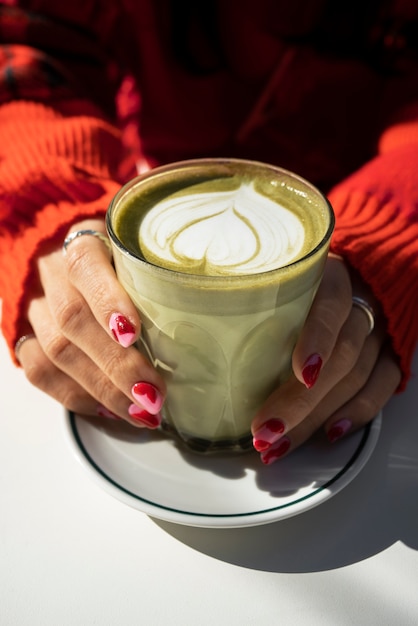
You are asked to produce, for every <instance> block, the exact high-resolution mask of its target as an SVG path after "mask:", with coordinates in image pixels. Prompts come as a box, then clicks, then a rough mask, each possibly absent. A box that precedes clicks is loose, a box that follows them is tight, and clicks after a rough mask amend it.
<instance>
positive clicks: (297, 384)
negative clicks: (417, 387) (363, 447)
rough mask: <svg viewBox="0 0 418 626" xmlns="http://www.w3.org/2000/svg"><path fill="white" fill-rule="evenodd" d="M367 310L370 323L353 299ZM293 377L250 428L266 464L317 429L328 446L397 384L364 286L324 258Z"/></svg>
mask: <svg viewBox="0 0 418 626" xmlns="http://www.w3.org/2000/svg"><path fill="white" fill-rule="evenodd" d="M353 296H358V297H361V298H362V299H363V300H365V301H366V302H367V303H369V304H370V305H371V307H372V308H373V310H374V312H375V324H374V328H373V330H372V332H369V331H370V320H369V318H368V316H367V314H366V313H365V311H364V310H362V308H361V307H359V306H354V305H353V301H352V297H353ZM292 366H293V374H292V375H291V377H290V379H289V380H288V381H287V382H286V383H285V384H283V385H281V386H280V387H279V388H278V389H277V390H276V391H274V392H273V393H272V394H271V396H270V397H269V398H268V400H267V401H266V402H265V404H264V405H263V407H262V408H261V410H260V411H259V412H258V414H257V416H256V417H255V419H254V420H253V423H252V433H253V436H254V447H255V448H256V450H258V451H259V452H260V453H261V459H262V461H263V462H264V463H265V464H270V463H273V462H274V461H276V460H277V459H279V458H281V457H283V456H285V455H286V454H288V453H289V452H291V451H292V450H294V449H295V448H297V447H298V446H300V445H301V444H302V443H303V442H305V441H306V440H307V439H309V437H311V435H312V434H313V433H314V432H315V431H316V430H318V429H319V428H324V429H325V433H326V436H327V437H328V440H329V441H330V442H334V441H336V440H338V439H340V438H341V437H343V436H344V435H346V434H348V433H349V432H352V431H354V430H356V429H358V428H360V427H362V426H364V425H365V424H367V423H368V422H369V421H371V420H372V419H373V418H374V417H375V416H376V415H377V414H378V412H379V411H380V409H381V408H382V407H383V406H384V404H385V403H386V402H387V401H388V400H389V398H390V397H391V396H392V394H393V393H394V392H395V390H396V388H397V387H398V385H399V383H400V380H401V371H400V368H399V364H398V361H397V358H396V355H395V354H394V352H393V351H392V349H391V346H390V341H389V338H388V336H387V334H386V328H385V319H384V317H383V315H382V314H381V312H380V309H379V305H378V303H377V302H376V300H375V299H374V297H373V295H372V293H371V291H370V289H369V288H368V287H367V286H366V285H364V283H362V282H361V281H360V280H359V278H358V277H357V276H356V275H355V274H354V273H353V272H350V271H349V270H348V268H347V267H346V265H345V264H344V262H343V261H342V260H341V259H340V258H338V257H333V256H330V257H329V258H328V260H327V264H326V268H325V273H324V277H323V280H322V282H321V285H320V287H319V289H318V292H317V295H316V297H315V300H314V302H313V305H312V308H311V310H310V313H309V315H308V318H307V320H306V322H305V325H304V327H303V330H302V333H301V335H300V337H299V340H298V342H297V344H296V347H295V349H294V352H293V359H292Z"/></svg>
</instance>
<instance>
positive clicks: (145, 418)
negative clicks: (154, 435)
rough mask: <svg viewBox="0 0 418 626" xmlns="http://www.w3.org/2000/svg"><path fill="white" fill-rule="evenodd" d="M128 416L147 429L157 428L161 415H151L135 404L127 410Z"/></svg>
mask: <svg viewBox="0 0 418 626" xmlns="http://www.w3.org/2000/svg"><path fill="white" fill-rule="evenodd" d="M128 413H129V415H130V416H131V417H132V418H133V419H134V420H136V421H138V422H140V423H141V424H143V425H144V426H146V427H147V428H158V427H159V426H160V424H161V415H160V414H157V415H151V413H148V411H145V409H141V408H140V407H139V406H136V404H131V406H130V407H129V409H128Z"/></svg>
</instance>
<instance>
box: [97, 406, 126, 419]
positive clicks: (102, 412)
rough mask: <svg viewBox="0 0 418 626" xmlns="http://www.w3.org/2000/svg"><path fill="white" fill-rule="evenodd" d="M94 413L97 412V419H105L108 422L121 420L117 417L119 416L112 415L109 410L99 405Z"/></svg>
mask: <svg viewBox="0 0 418 626" xmlns="http://www.w3.org/2000/svg"><path fill="white" fill-rule="evenodd" d="M96 411H97V415H98V416H99V417H107V418H108V419H110V420H120V419H122V418H121V417H119V415H116V414H115V413H112V411H109V409H107V408H106V407H105V406H103V405H102V404H99V405H98V406H97V409H96Z"/></svg>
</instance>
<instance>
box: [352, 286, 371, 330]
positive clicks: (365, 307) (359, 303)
mask: <svg viewBox="0 0 418 626" xmlns="http://www.w3.org/2000/svg"><path fill="white" fill-rule="evenodd" d="M352 300H353V306H356V307H358V308H359V309H361V310H362V311H363V313H364V314H365V315H366V317H367V320H368V322H369V332H368V333H367V336H369V335H370V333H371V332H372V331H373V328H374V321H375V314H374V311H373V308H372V307H371V306H370V304H369V303H368V302H366V300H363V298H359V297H358V296H353V297H352Z"/></svg>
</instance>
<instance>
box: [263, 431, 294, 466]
mask: <svg viewBox="0 0 418 626" xmlns="http://www.w3.org/2000/svg"><path fill="white" fill-rule="evenodd" d="M289 448H290V439H289V437H282V438H281V439H279V441H278V442H277V443H276V444H275V445H274V446H271V447H270V448H269V449H268V450H266V451H265V452H262V453H261V460H262V462H263V463H264V465H271V464H272V463H274V461H277V459H279V458H280V457H282V456H284V455H285V454H286V452H287V451H288V450H289Z"/></svg>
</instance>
